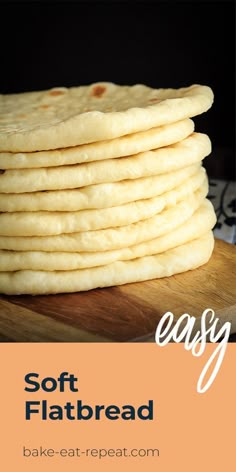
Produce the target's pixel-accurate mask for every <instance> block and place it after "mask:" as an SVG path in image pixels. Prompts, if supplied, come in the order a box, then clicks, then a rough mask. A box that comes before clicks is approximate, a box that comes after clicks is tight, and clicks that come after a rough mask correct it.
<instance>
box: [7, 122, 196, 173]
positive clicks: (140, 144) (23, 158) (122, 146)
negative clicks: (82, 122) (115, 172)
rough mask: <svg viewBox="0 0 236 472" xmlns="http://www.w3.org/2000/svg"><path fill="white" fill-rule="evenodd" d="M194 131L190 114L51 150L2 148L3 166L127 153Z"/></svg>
mask: <svg viewBox="0 0 236 472" xmlns="http://www.w3.org/2000/svg"><path fill="white" fill-rule="evenodd" d="M193 131H194V122H193V121H192V120H190V119H189V118H187V119H186V120H182V121H177V122H176V123H170V124H168V125H163V126H160V127H159V128H151V129H148V130H146V131H140V132H138V133H133V134H127V135H125V136H120V137H119V138H115V139H109V140H106V141H99V142H96V143H90V144H82V145H80V146H73V147H69V148H61V149H54V150H51V151H36V152H18V153H13V152H0V169H27V168H30V169H32V168H36V167H54V166H63V165H70V164H79V163H82V162H91V161H101V160H105V159H113V158H116V157H125V156H130V155H133V154H138V153H140V152H144V151H150V149H158V148H161V147H165V146H169V145H170V144H174V143H178V142H179V141H182V140H183V139H185V138H187V136H189V135H190V134H192V133H193Z"/></svg>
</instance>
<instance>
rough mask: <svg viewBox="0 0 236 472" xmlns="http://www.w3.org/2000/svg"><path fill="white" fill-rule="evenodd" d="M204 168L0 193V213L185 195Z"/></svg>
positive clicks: (201, 176) (72, 208) (73, 208)
mask: <svg viewBox="0 0 236 472" xmlns="http://www.w3.org/2000/svg"><path fill="white" fill-rule="evenodd" d="M205 175H206V171H205V169H204V167H198V168H197V167H195V166H194V167H186V168H184V169H180V170H177V171H175V172H169V173H168V174H167V175H166V174H161V175H157V176H152V177H143V178H140V179H133V180H122V181H121V182H113V183H110V184H109V183H105V184H97V185H90V186H87V187H83V188H80V189H74V190H59V191H57V190H52V191H47V192H33V193H17V194H14V193H1V194H0V212H17V211H27V212H29V211H41V210H42V211H45V210H46V211H79V210H88V209H94V208H110V207H113V206H118V205H123V204H124V203H129V202H134V201H136V200H142V199H146V198H153V197H155V196H157V195H160V197H161V196H162V194H164V193H167V192H168V191H170V190H172V191H174V190H175V191H176V192H178V191H180V192H181V195H183V198H184V195H188V194H189V193H190V192H193V191H195V190H196V189H197V188H198V187H199V186H200V185H201V184H202V183H203V181H204V178H205Z"/></svg>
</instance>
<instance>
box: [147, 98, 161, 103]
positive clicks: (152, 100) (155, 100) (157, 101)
mask: <svg viewBox="0 0 236 472" xmlns="http://www.w3.org/2000/svg"><path fill="white" fill-rule="evenodd" d="M149 102H151V103H159V102H161V100H160V98H157V97H156V98H155V97H154V98H150V100H149Z"/></svg>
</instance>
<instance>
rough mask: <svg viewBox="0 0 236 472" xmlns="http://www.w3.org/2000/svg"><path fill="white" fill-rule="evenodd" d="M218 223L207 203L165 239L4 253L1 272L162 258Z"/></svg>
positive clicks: (209, 204) (70, 268)
mask: <svg viewBox="0 0 236 472" xmlns="http://www.w3.org/2000/svg"><path fill="white" fill-rule="evenodd" d="M215 222H216V216H215V212H214V208H213V206H212V204H211V203H210V202H209V200H205V201H204V202H203V204H202V205H201V206H200V208H199V209H198V210H197V211H196V212H195V213H194V214H193V215H192V216H191V218H189V220H187V221H186V222H185V223H184V224H183V225H181V226H179V227H178V228H176V229H175V230H174V231H171V232H170V233H168V234H165V235H164V236H160V237H159V238H155V239H152V240H151V241H147V242H144V243H140V244H137V245H135V246H130V247H128V248H122V249H118V250H114V251H103V252H81V253H77V252H71V253H70V252H51V253H47V252H42V251H41V252H36V251H35V252H33V251H28V252H22V251H0V261H1V263H0V271H16V270H46V271H54V270H77V269H84V268H88V267H96V266H101V265H106V264H111V263H112V262H115V261H123V260H131V259H135V258H137V257H144V256H149V255H153V254H160V253H162V252H165V251H167V250H169V249H172V248H174V247H177V246H181V245H182V244H186V243H187V242H189V241H192V240H193V239H197V238H199V237H201V236H202V235H203V234H206V233H207V232H209V231H210V230H211V229H212V228H213V226H214V225H215Z"/></svg>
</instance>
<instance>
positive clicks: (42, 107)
mask: <svg viewBox="0 0 236 472" xmlns="http://www.w3.org/2000/svg"><path fill="white" fill-rule="evenodd" d="M39 108H40V109H42V110H47V108H50V105H47V104H45V105H40V107H39Z"/></svg>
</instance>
